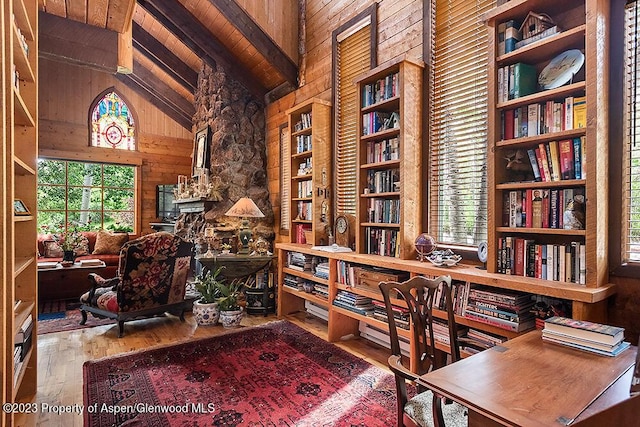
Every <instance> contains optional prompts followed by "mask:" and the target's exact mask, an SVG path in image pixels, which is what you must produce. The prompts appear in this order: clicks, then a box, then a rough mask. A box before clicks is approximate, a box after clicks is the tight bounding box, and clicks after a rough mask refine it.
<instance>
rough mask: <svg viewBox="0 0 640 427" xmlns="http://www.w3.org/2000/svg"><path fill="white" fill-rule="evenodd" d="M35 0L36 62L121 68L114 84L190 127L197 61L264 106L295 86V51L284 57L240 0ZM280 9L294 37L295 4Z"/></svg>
mask: <svg viewBox="0 0 640 427" xmlns="http://www.w3.org/2000/svg"><path fill="white" fill-rule="evenodd" d="M39 1H40V10H41V14H40V26H39V31H40V55H41V56H42V57H44V58H49V59H53V60H58V61H65V62H72V63H75V64H78V65H81V66H86V67H90V68H93V69H99V70H102V71H107V72H114V73H115V72H116V71H117V70H120V73H118V74H116V76H117V78H118V79H119V80H121V81H122V82H124V83H125V84H127V85H128V86H129V87H130V88H132V89H133V90H135V91H137V92H139V93H140V94H141V95H142V96H143V97H145V98H146V99H148V100H150V101H151V102H153V103H154V104H155V105H157V106H158V108H160V109H161V110H163V111H164V112H165V113H166V114H167V115H169V116H170V117H172V118H173V119H174V120H176V121H177V122H178V123H180V124H181V125H182V126H183V127H185V128H187V129H189V130H192V119H193V115H194V112H195V109H194V93H195V89H196V87H197V79H198V72H199V71H200V69H201V67H202V63H203V62H204V63H207V64H209V65H211V66H216V65H217V66H220V67H222V68H223V69H224V70H225V71H226V72H227V73H229V74H230V75H232V76H233V77H234V78H235V79H236V80H237V81H239V82H240V83H242V84H243V85H244V86H245V87H246V88H247V89H248V90H249V91H250V92H251V93H252V94H253V95H254V96H256V97H258V99H263V100H264V101H265V103H267V102H270V101H272V100H274V99H277V98H278V97H280V96H283V95H284V94H286V93H289V92H290V91H292V90H294V89H295V88H296V87H297V77H298V67H297V64H296V63H295V62H294V60H292V59H291V57H292V56H294V55H292V54H291V51H294V52H295V50H296V49H295V47H294V48H290V49H289V55H287V54H286V53H285V51H284V50H283V48H282V47H280V46H279V45H278V44H276V43H275V42H274V41H273V37H272V36H270V35H269V34H267V33H266V32H265V31H264V30H263V28H262V27H261V26H259V25H258V24H257V23H256V21H255V20H254V19H253V18H252V16H251V15H249V13H247V11H246V10H245V9H244V8H243V7H242V6H246V4H244V5H242V3H243V2H244V0H179V1H178V0H137V1H135V0H39ZM261 1H262V0H261ZM244 3H246V2H244ZM283 4H284V5H285V7H286V8H288V9H290V10H286V11H284V16H285V18H284V19H285V20H288V21H291V20H293V18H295V20H294V21H295V27H294V28H290V29H288V30H290V31H295V34H297V7H296V5H297V2H296V1H288V2H282V3H279V5H280V6H281V5H283ZM293 9H295V10H293ZM62 18H64V19H62ZM296 40H297V38H296ZM127 45H128V46H127ZM127 64H128V65H127ZM123 71H124V72H123Z"/></svg>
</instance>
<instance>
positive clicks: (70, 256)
mask: <svg viewBox="0 0 640 427" xmlns="http://www.w3.org/2000/svg"><path fill="white" fill-rule="evenodd" d="M75 260H76V254H75V252H74V251H63V253H62V262H61V264H62V265H63V266H69V265H73V263H74V262H75Z"/></svg>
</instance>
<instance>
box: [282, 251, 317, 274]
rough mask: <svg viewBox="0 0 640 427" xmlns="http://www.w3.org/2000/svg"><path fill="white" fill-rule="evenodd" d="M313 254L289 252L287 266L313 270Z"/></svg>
mask: <svg viewBox="0 0 640 427" xmlns="http://www.w3.org/2000/svg"><path fill="white" fill-rule="evenodd" d="M312 260H313V256H311V255H307V254H302V253H299V252H289V254H288V259H287V267H289V268H291V269H292V270H298V271H311V267H312V264H311V261H312Z"/></svg>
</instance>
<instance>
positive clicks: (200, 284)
mask: <svg viewBox="0 0 640 427" xmlns="http://www.w3.org/2000/svg"><path fill="white" fill-rule="evenodd" d="M223 268H224V267H219V268H218V269H217V270H215V271H214V272H213V273H212V272H211V271H207V272H206V273H205V274H199V275H198V276H196V280H195V287H196V290H197V291H198V292H200V298H199V299H198V300H196V301H194V302H193V315H194V317H195V318H196V322H197V323H198V325H202V326H206V325H215V324H216V323H218V317H219V315H220V311H219V308H218V306H219V304H218V299H219V298H220V297H221V296H222V293H221V291H220V290H221V288H222V286H223V284H224V278H219V276H220V272H221V271H222V269H223Z"/></svg>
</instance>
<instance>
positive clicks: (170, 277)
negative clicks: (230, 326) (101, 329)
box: [80, 231, 192, 337]
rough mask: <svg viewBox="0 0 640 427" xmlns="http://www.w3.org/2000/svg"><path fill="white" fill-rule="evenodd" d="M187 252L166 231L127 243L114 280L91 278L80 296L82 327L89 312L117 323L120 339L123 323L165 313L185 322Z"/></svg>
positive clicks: (186, 247)
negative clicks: (89, 286) (178, 317)
mask: <svg viewBox="0 0 640 427" xmlns="http://www.w3.org/2000/svg"><path fill="white" fill-rule="evenodd" d="M191 249H192V244H191V243H189V242H187V241H185V240H183V239H182V238H181V237H179V236H176V235H174V234H171V233H168V232H166V231H161V232H157V233H152V234H147V235H145V236H142V237H140V238H138V239H135V240H131V241H129V242H127V243H125V244H124V245H123V246H122V249H121V250H120V261H119V267H118V274H117V275H116V277H114V278H113V279H104V278H102V277H101V276H99V275H98V274H95V273H92V274H90V275H89V281H90V282H91V284H92V287H91V290H90V291H88V292H86V293H85V294H83V295H82V296H81V297H80V302H81V303H82V305H81V307H80V310H81V313H82V321H81V322H80V324H81V325H84V324H85V322H86V321H87V312H90V313H91V314H93V315H94V316H95V317H101V318H105V317H106V318H111V319H115V320H117V321H118V326H119V336H120V337H122V335H123V334H124V322H125V321H127V320H133V319H137V318H142V317H151V316H155V315H159V314H164V313H167V312H169V313H172V314H176V315H179V316H180V320H182V321H184V311H185V309H186V308H187V307H188V304H189V302H190V301H185V298H184V296H185V288H186V283H187V276H188V274H189V270H190V267H191Z"/></svg>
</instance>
